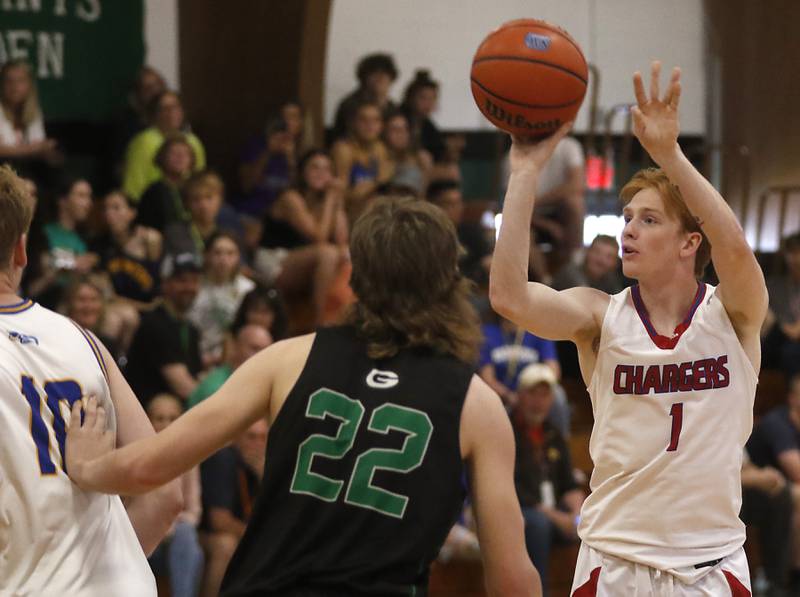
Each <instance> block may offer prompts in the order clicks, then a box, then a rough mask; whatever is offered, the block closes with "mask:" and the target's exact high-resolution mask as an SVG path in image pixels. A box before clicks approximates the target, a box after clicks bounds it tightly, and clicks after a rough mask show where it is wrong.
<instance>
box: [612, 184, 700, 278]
mask: <svg viewBox="0 0 800 597" xmlns="http://www.w3.org/2000/svg"><path fill="white" fill-rule="evenodd" d="M645 189H653V190H654V191H655V192H656V193H658V195H659V197H661V199H663V201H664V209H665V211H666V212H667V216H669V217H671V218H676V219H677V220H678V221H679V222H680V224H681V227H682V228H683V230H684V231H685V232H698V233H699V234H700V236H702V238H703V240H702V241H701V242H700V246H699V247H698V249H697V253H696V254H695V261H694V275H695V276H696V277H698V278H701V277H702V276H703V272H704V271H705V269H706V266H707V265H708V264H709V262H710V261H711V243H710V242H709V240H708V238H707V237H706V235H705V233H704V232H703V229H702V228H700V224H698V223H697V219H696V218H695V217H694V216H693V215H692V213H691V212H690V211H689V208H688V207H687V206H686V202H685V201H684V200H683V195H681V191H680V189H679V188H678V187H677V186H675V185H674V184H672V183H671V182H670V180H669V178H667V175H666V174H665V173H664V171H663V170H661V169H660V168H644V169H642V170H639V171H638V172H637V173H636V174H634V175H633V178H631V179H630V180H629V181H628V183H627V184H626V185H625V186H624V187H622V190H621V191H620V192H619V197H620V200H621V201H622V205H623V206H625V205H628V203H630V202H631V199H633V197H634V196H635V195H636V194H637V193H638V192H639V191H644V190H645Z"/></svg>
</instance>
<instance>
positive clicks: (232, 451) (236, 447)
mask: <svg viewBox="0 0 800 597" xmlns="http://www.w3.org/2000/svg"><path fill="white" fill-rule="evenodd" d="M232 406H233V405H232ZM266 447H267V422H266V420H263V419H262V420H260V421H258V422H257V423H254V424H253V425H252V426H251V427H250V428H249V429H247V431H245V432H244V433H243V434H242V436H241V437H240V438H239V439H238V440H237V441H235V442H234V444H233V445H232V446H229V447H227V448H223V449H222V450H220V451H219V452H217V453H216V454H214V455H213V456H211V457H210V458H209V459H208V460H206V461H205V462H204V463H202V464H201V465H200V476H201V478H202V482H203V529H204V530H205V533H204V537H203V539H204V545H205V548H206V573H205V578H204V579H203V592H202V595H206V596H209V597H212V596H216V595H218V594H219V587H220V584H221V583H222V577H223V575H224V574H225V569H226V568H227V567H228V562H230V559H231V557H232V556H233V552H234V551H235V550H236V546H237V545H239V540H240V539H241V538H242V535H243V534H244V529H245V527H246V525H247V521H248V520H249V519H250V515H251V514H252V512H253V502H255V500H256V495H257V493H258V489H259V487H260V485H261V478H262V477H263V475H264V461H265V459H266Z"/></svg>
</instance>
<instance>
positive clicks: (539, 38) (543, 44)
mask: <svg viewBox="0 0 800 597" xmlns="http://www.w3.org/2000/svg"><path fill="white" fill-rule="evenodd" d="M525 45H526V46H528V47H529V48H530V49H531V50H539V51H540V52H544V51H545V50H548V49H550V38H549V37H547V36H546V35H536V34H535V33H528V34H527V35H526V36H525Z"/></svg>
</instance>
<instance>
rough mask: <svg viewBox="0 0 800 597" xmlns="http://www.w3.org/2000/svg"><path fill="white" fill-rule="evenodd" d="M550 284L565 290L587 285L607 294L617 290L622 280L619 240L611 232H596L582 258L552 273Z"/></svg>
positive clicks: (615, 292) (622, 286)
mask: <svg viewBox="0 0 800 597" xmlns="http://www.w3.org/2000/svg"><path fill="white" fill-rule="evenodd" d="M552 286H553V288H555V289H556V290H565V289H567V288H574V287H576V286H588V287H590V288H596V289H597V290H602V291H603V292H605V293H607V294H617V293H618V292H620V291H621V290H622V289H623V288H625V283H624V282H623V280H622V275H621V274H620V271H619V243H618V242H617V239H615V238H614V237H613V236H608V235H607V234H598V235H597V236H595V237H594V240H593V241H592V244H591V245H589V248H588V249H586V254H585V255H584V257H583V262H582V263H580V264H577V263H573V262H570V263H568V264H567V265H565V266H564V267H562V268H561V269H560V270H559V271H558V273H556V275H555V276H554V277H553V282H552Z"/></svg>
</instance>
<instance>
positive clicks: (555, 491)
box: [512, 363, 586, 595]
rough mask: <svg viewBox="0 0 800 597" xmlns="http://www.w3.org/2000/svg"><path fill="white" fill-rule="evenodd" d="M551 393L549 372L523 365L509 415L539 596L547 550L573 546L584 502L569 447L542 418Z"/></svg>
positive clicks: (552, 379)
mask: <svg viewBox="0 0 800 597" xmlns="http://www.w3.org/2000/svg"><path fill="white" fill-rule="evenodd" d="M556 387H557V380H556V375H555V372H554V371H553V369H552V368H551V367H549V366H548V365H545V364H544V363H534V364H531V365H528V366H527V367H525V368H524V369H523V370H522V371H521V372H520V375H519V385H518V388H517V397H518V402H517V405H516V408H515V409H514V412H513V413H512V424H513V427H514V436H515V439H516V446H517V455H516V464H515V470H514V479H515V484H516V487H517V495H518V496H519V501H520V505H521V507H522V514H523V517H524V518H525V543H526V545H527V548H528V555H530V558H531V560H532V561H533V563H534V565H535V566H536V569H537V570H539V574H541V576H542V586H543V587H544V588H545V593H544V595H547V572H548V566H549V563H550V549H551V546H552V545H553V543H566V542H573V541H577V540H578V534H577V527H578V522H579V515H580V510H581V505H582V504H583V500H584V499H585V498H586V494H585V492H584V491H583V490H582V489H581V488H580V487H578V485H577V483H576V482H575V478H574V475H573V472H572V459H571V457H570V452H569V445H568V444H567V441H566V439H565V438H564V436H563V435H562V433H561V432H560V431H559V430H558V428H557V427H556V426H554V425H553V424H552V423H551V422H550V420H549V417H548V415H549V414H550V409H551V407H552V406H553V402H554V400H555V389H556Z"/></svg>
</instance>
